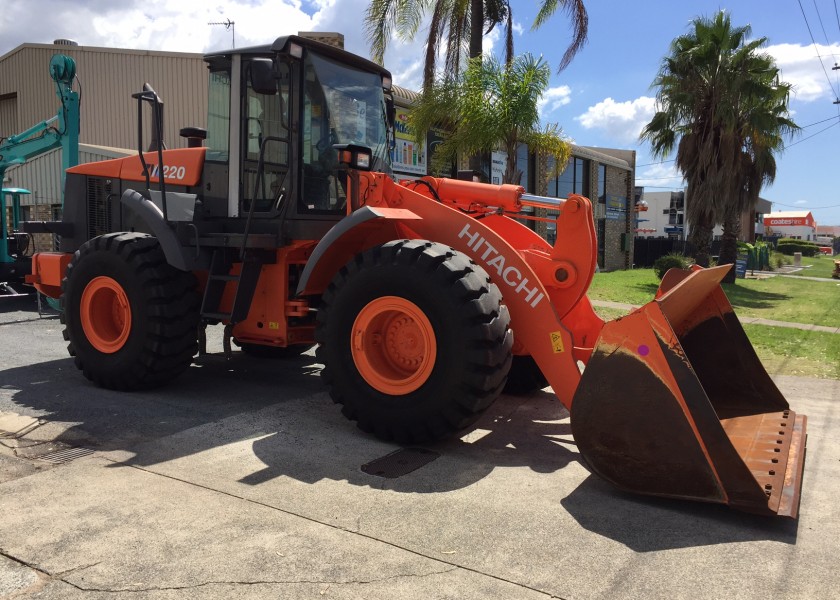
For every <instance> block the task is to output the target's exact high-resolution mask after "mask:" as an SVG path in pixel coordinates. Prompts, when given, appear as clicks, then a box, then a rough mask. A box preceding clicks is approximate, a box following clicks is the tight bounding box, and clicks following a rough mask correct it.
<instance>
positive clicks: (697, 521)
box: [560, 475, 798, 552]
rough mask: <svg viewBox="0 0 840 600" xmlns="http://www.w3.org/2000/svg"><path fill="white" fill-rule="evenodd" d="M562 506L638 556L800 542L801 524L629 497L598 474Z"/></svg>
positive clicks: (709, 506)
mask: <svg viewBox="0 0 840 600" xmlns="http://www.w3.org/2000/svg"><path fill="white" fill-rule="evenodd" d="M560 504H561V505H562V506H563V508H565V509H566V510H567V511H568V512H569V514H570V515H571V516H572V517H573V518H574V519H575V520H576V521H577V522H578V523H579V524H580V525H581V527H583V528H584V529H586V530H588V531H591V532H593V533H597V534H598V535H602V536H604V537H606V538H609V539H611V540H614V541H616V542H619V543H621V544H624V545H625V546H627V547H628V548H631V549H632V550H635V551H636V552H655V551H657V550H673V549H679V548H693V547H696V546H712V545H716V544H727V543H734V542H755V541H762V540H766V541H772V542H780V543H784V544H791V545H793V544H795V543H796V537H797V524H798V521H793V520H790V519H784V518H779V517H775V518H774V517H763V516H759V515H752V514H749V513H744V512H740V511H737V510H733V509H731V508H729V507H727V506H724V505H720V504H704V503H702V502H692V501H681V500H671V499H667V498H656V497H653V496H638V495H635V494H629V493H625V492H622V491H620V490H617V489H616V488H614V487H613V486H611V485H610V484H609V483H607V482H605V481H602V480H601V479H599V478H598V477H597V476H595V475H590V476H589V477H588V478H587V479H586V480H585V481H584V482H583V483H582V484H581V485H579V486H578V487H577V488H576V489H575V491H574V492H572V493H571V494H570V495H569V496H567V497H566V498H564V499H563V500H561V501H560Z"/></svg>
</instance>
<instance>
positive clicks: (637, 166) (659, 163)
mask: <svg viewBox="0 0 840 600" xmlns="http://www.w3.org/2000/svg"><path fill="white" fill-rule="evenodd" d="M675 160H677V159H676V158H672V159H670V160H661V161H659V162H652V163H645V164H643V165H636V168H637V169H638V168H639V167H649V166H651V165H664V164H665V163H669V162H674V161H675Z"/></svg>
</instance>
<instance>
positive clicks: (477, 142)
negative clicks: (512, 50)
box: [409, 54, 571, 184]
mask: <svg viewBox="0 0 840 600" xmlns="http://www.w3.org/2000/svg"><path fill="white" fill-rule="evenodd" d="M550 76H551V70H550V68H549V66H548V64H547V63H546V62H545V61H544V60H543V59H542V57H540V58H535V57H533V56H532V55H530V54H526V55H524V56H518V57H514V58H513V59H512V60H511V61H509V62H506V63H504V64H503V63H501V62H500V61H499V60H498V59H496V58H495V57H493V56H491V57H487V58H485V59H483V60H482V59H481V58H474V59H472V60H471V61H469V63H468V66H467V69H466V70H465V71H464V72H463V73H462V74H460V75H459V76H458V77H457V78H456V79H452V78H440V79H438V81H436V82H435V83H434V84H432V86H431V87H429V88H428V89H426V90H425V91H424V92H423V93H422V94H421V95H420V99H419V100H418V101H417V103H416V104H415V105H414V108H413V109H412V112H411V115H410V116H409V121H410V124H411V126H412V127H413V128H414V132H415V135H416V137H417V140H418V142H422V141H423V140H425V136H426V133H427V132H428V130H429V129H430V128H431V127H433V126H443V127H444V128H445V129H446V130H447V131H448V136H447V137H446V139H445V140H444V141H443V142H442V143H441V145H440V146H439V147H438V149H437V151H436V152H435V159H434V160H435V161H436V162H435V164H433V165H432V167H433V168H435V167H436V166H437V165H438V164H445V163H446V162H447V161H449V162H450V163H451V161H452V160H453V159H454V158H455V157H456V156H457V155H458V154H463V153H466V154H476V153H479V152H487V151H488V150H492V149H495V148H500V149H502V150H504V151H505V152H507V164H506V166H505V174H504V179H503V183H516V184H518V183H519V181H520V179H521V176H522V172H521V171H520V170H519V169H518V168H517V162H516V154H517V152H516V151H517V148H518V147H519V144H522V143H524V144H528V148H529V149H530V150H532V151H536V152H540V153H542V154H545V155H548V156H551V157H553V158H554V163H555V164H554V171H555V172H560V171H562V170H563V168H564V167H565V166H566V163H567V162H568V160H569V157H570V156H571V146H570V145H569V143H568V142H567V141H566V140H565V139H564V138H563V136H562V131H561V129H560V127H559V126H558V125H557V124H549V125H547V126H546V127H544V128H541V127H540V117H539V110H538V107H537V105H538V102H539V99H540V98H541V97H542V95H543V93H544V92H545V90H546V89H547V88H548V84H549V78H550ZM441 115H446V117H444V118H442V117H441ZM549 175H550V174H549Z"/></svg>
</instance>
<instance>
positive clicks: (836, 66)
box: [831, 63, 840, 104]
mask: <svg viewBox="0 0 840 600" xmlns="http://www.w3.org/2000/svg"><path fill="white" fill-rule="evenodd" d="M838 69H840V65H838V64H837V63H834V66H833V67H831V70H832V71H836V70H838ZM834 104H840V98H836V99H835V100H834Z"/></svg>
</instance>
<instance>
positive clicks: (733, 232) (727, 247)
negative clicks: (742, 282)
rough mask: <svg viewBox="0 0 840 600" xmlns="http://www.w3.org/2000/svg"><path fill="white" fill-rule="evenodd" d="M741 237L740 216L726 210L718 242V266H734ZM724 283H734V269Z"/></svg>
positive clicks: (727, 275) (735, 212)
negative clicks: (721, 233)
mask: <svg viewBox="0 0 840 600" xmlns="http://www.w3.org/2000/svg"><path fill="white" fill-rule="evenodd" d="M739 237H741V215H740V214H739V213H738V212H737V211H732V210H728V211H726V214H725V215H724V219H723V235H722V236H721V241H720V260H719V261H718V264H722V265H734V264H735V260H736V259H737V258H738V238H739ZM723 282H724V283H735V268H734V267H733V268H732V269H730V270H729V272H728V273H727V274H726V277H724V278H723Z"/></svg>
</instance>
